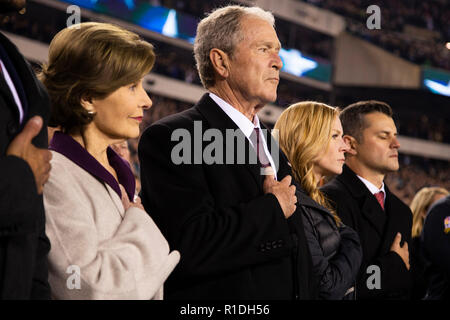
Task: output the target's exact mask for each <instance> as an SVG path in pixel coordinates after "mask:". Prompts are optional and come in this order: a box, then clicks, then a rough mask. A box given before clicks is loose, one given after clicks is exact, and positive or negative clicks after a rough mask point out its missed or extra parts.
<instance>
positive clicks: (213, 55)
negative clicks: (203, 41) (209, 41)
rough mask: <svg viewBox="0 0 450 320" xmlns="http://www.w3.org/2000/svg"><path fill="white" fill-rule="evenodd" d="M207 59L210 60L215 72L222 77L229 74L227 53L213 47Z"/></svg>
mask: <svg viewBox="0 0 450 320" xmlns="http://www.w3.org/2000/svg"><path fill="white" fill-rule="evenodd" d="M209 59H210V60H211V63H212V65H213V68H214V70H216V72H217V74H219V75H220V76H221V77H222V78H227V77H228V75H229V74H230V70H229V58H228V55H227V54H226V53H225V52H224V51H222V50H220V49H217V48H213V49H211V51H210V52H209Z"/></svg>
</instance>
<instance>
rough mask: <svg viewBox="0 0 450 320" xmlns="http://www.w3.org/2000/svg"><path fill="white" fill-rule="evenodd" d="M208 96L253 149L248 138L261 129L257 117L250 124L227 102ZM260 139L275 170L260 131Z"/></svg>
mask: <svg viewBox="0 0 450 320" xmlns="http://www.w3.org/2000/svg"><path fill="white" fill-rule="evenodd" d="M209 96H210V97H211V99H213V100H214V102H215V103H217V105H218V106H219V107H220V108H221V109H222V110H223V112H225V113H226V114H227V116H228V117H230V119H231V120H233V122H234V123H235V124H236V125H237V127H238V128H239V129H240V130H241V131H242V133H244V135H245V137H246V138H247V139H248V141H249V142H250V144H251V145H252V147H253V148H255V146H254V145H253V141H252V139H250V136H251V134H252V133H253V131H254V129H255V128H259V129H261V124H260V122H259V118H258V115H256V114H255V116H254V118H253V122H251V121H250V120H249V119H248V118H247V117H246V116H245V115H244V114H243V113H241V112H240V111H238V110H237V109H236V108H234V107H233V106H231V105H230V104H229V103H228V102H226V101H225V100H223V99H222V98H220V97H218V96H217V95H215V94H214V93H212V92H210V93H209ZM268 135H270V133H268ZM260 137H261V140H262V142H263V148H264V153H265V154H266V156H267V159H269V162H270V166H271V167H272V169H273V168H277V167H276V166H275V162H274V160H273V158H272V155H271V154H270V152H269V148H268V147H267V142H266V139H265V137H264V135H263V134H262V132H261V131H260ZM277 169H278V168H277ZM277 169H276V170H277ZM276 170H272V171H273V174H274V177H275V179H277V173H276Z"/></svg>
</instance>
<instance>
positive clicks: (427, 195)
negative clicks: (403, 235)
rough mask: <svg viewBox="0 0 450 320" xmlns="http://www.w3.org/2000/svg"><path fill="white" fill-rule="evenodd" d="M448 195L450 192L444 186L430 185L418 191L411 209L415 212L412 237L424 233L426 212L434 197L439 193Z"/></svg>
mask: <svg viewBox="0 0 450 320" xmlns="http://www.w3.org/2000/svg"><path fill="white" fill-rule="evenodd" d="M439 194H441V195H444V196H446V195H448V194H449V192H448V191H447V190H446V189H444V188H439V187H429V188H422V189H420V190H419V192H417V193H416V195H415V196H414V199H413V200H412V201H411V205H410V206H409V207H410V208H411V211H412V213H413V223H412V237H413V238H414V237H418V236H420V234H421V233H422V228H423V221H424V219H425V214H426V213H427V211H428V209H429V208H430V206H431V205H432V204H433V202H434V197H435V196H437V195H439Z"/></svg>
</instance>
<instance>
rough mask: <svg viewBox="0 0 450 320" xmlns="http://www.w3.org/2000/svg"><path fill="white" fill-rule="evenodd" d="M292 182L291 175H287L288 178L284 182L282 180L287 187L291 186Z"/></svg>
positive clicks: (282, 181)
mask: <svg viewBox="0 0 450 320" xmlns="http://www.w3.org/2000/svg"><path fill="white" fill-rule="evenodd" d="M291 182H292V177H291V176H290V175H287V176H286V177H284V178H283V180H281V183H282V184H284V185H286V186H290V185H291Z"/></svg>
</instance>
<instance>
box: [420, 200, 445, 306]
mask: <svg viewBox="0 0 450 320" xmlns="http://www.w3.org/2000/svg"><path fill="white" fill-rule="evenodd" d="M421 240H422V248H423V255H424V258H425V261H426V263H425V279H426V283H427V293H426V295H425V298H424V300H450V195H449V196H447V197H445V198H443V199H441V200H438V201H437V202H435V203H434V204H433V205H432V207H431V208H430V210H429V211H428V214H427V217H426V218H425V224H424V226H423V231H422V235H421Z"/></svg>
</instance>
